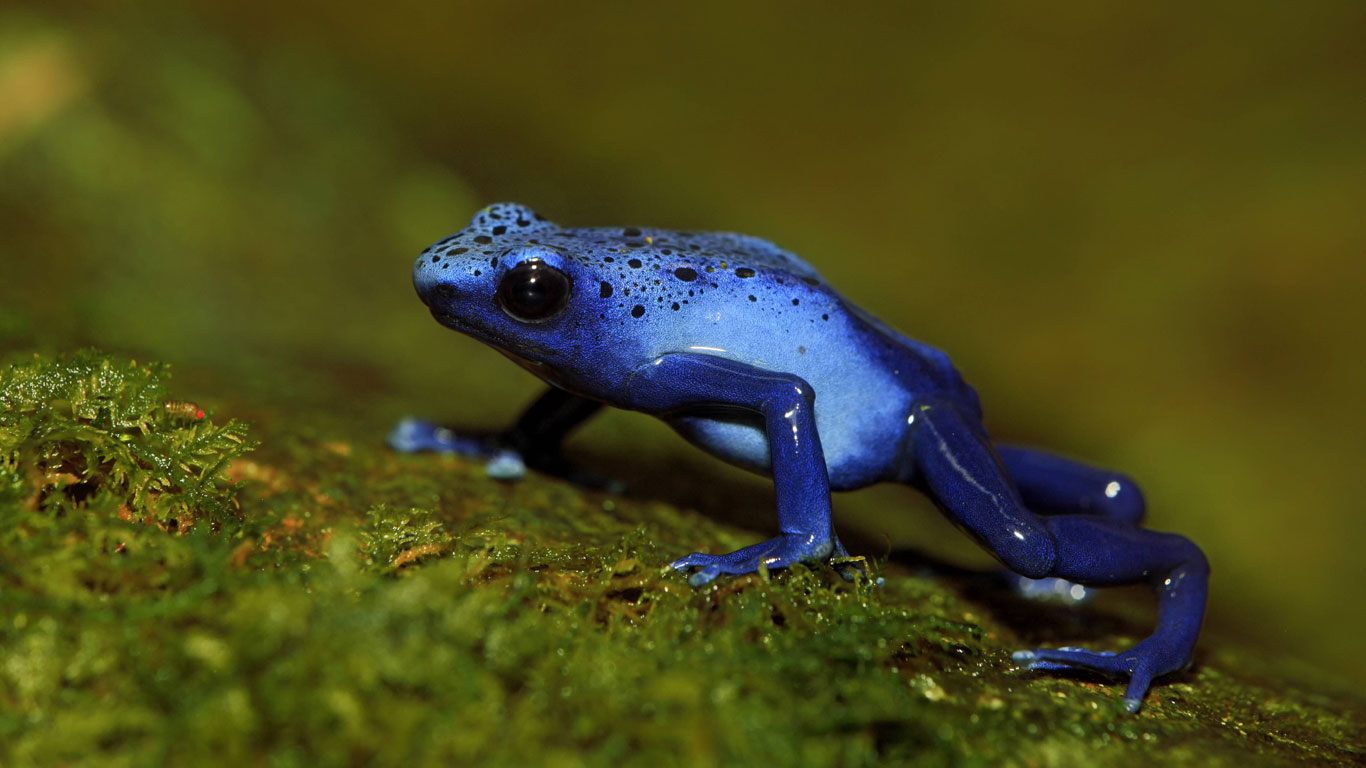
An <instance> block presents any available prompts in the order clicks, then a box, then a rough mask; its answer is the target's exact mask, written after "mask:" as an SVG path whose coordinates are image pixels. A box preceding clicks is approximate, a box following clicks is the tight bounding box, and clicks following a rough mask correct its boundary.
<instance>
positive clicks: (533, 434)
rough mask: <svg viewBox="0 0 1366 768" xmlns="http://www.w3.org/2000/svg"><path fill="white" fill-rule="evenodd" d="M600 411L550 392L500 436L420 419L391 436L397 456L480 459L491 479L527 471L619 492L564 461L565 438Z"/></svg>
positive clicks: (584, 401) (614, 485)
mask: <svg viewBox="0 0 1366 768" xmlns="http://www.w3.org/2000/svg"><path fill="white" fill-rule="evenodd" d="M601 408H602V403H600V402H598V401H596V400H589V399H587V398H584V397H579V396H578V395H575V394H571V393H569V392H566V391H564V390H562V389H558V388H555V387H551V388H550V389H549V390H547V391H546V392H545V393H544V394H542V395H541V396H540V397H539V398H537V399H536V401H535V402H533V403H532V404H531V405H530V407H528V408H527V409H526V411H524V412H523V413H522V415H521V416H520V417H518V419H517V421H516V423H514V424H513V425H512V427H511V428H510V429H508V430H506V431H503V432H492V433H484V434H477V433H469V432H457V431H455V430H452V429H449V428H447V427H442V426H438V425H435V424H431V423H429V422H425V421H420V420H418V419H404V420H403V421H401V422H399V424H398V426H397V427H395V428H394V431H393V432H391V433H390V434H389V445H390V446H392V447H393V448H394V449H395V450H397V451H402V452H404V453H415V452H419V451H435V452H438V453H455V454H459V455H461V456H467V457H470V458H477V459H484V460H485V461H487V462H488V465H487V468H488V472H489V474H490V475H491V476H493V477H497V478H499V479H502V480H515V479H518V478H520V477H521V476H522V475H524V474H526V470H527V468H528V467H529V468H531V469H534V470H536V471H538V472H544V473H545V474H548V475H553V476H555V477H560V478H564V479H566V480H569V481H570V482H573V483H577V484H579V485H583V486H587V487H590V488H598V489H603V490H609V491H614V492H616V491H620V490H621V485H620V483H618V482H616V481H614V480H610V479H607V478H602V477H599V476H598V475H596V474H594V473H592V472H589V471H587V470H585V469H583V468H581V467H579V466H577V465H575V464H572V463H570V462H569V461H567V460H565V458H564V455H563V453H562V452H561V448H562V447H563V444H564V439H565V437H566V436H567V435H568V434H569V433H570V432H572V431H573V430H574V428H575V427H577V426H579V425H580V424H582V423H583V422H584V421H585V420H587V419H588V418H589V417H591V416H593V415H594V414H595V413H597V412H598V411H599V410H600V409H601Z"/></svg>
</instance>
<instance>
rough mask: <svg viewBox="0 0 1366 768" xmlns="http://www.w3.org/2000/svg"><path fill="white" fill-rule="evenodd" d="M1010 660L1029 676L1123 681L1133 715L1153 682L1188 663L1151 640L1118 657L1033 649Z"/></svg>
mask: <svg viewBox="0 0 1366 768" xmlns="http://www.w3.org/2000/svg"><path fill="white" fill-rule="evenodd" d="M1011 658H1012V659H1014V660H1015V662H1016V663H1019V664H1024V665H1025V669H1027V670H1029V671H1031V672H1075V671H1077V670H1084V671H1088V672H1095V673H1098V674H1101V675H1105V676H1107V677H1114V678H1126V677H1127V678H1128V679H1129V686H1128V688H1127V689H1125V691H1124V708H1125V709H1126V710H1128V711H1129V712H1137V711H1138V710H1139V709H1140V708H1141V707H1142V705H1143V697H1144V696H1145V695H1147V693H1148V688H1149V687H1150V686H1151V685H1152V682H1153V679H1154V678H1157V677H1161V676H1162V675H1166V674H1169V673H1172V672H1178V671H1181V670H1183V669H1186V668H1188V667H1189V666H1190V660H1189V659H1177V658H1175V657H1173V655H1172V653H1171V649H1170V648H1163V647H1161V645H1160V644H1159V643H1156V642H1154V640H1153V638H1149V639H1147V640H1144V641H1143V642H1141V643H1139V644H1138V645H1136V646H1134V647H1133V648H1131V649H1129V650H1127V651H1122V652H1119V653H1116V652H1112V651H1088V650H1086V649H1084V648H1035V649H1033V650H1028V651H1016V652H1015V653H1014V654H1013V655H1012V656H1011Z"/></svg>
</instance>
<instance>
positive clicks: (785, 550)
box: [670, 534, 847, 587]
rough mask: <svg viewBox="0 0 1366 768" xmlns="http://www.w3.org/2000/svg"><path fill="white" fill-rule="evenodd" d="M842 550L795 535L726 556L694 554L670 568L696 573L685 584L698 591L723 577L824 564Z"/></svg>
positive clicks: (810, 537)
mask: <svg viewBox="0 0 1366 768" xmlns="http://www.w3.org/2000/svg"><path fill="white" fill-rule="evenodd" d="M843 550H844V548H843V547H840V546H838V543H837V542H835V541H831V540H828V539H827V540H824V541H821V540H819V539H817V538H816V537H814V536H803V535H795V534H794V535H786V536H779V537H777V538H774V539H769V540H768V541H765V542H761V543H759V544H754V545H751V546H748V547H745V548H744V549H737V550H735V551H734V552H731V553H730V554H727V555H709V554H707V553H705V552H694V553H692V554H691V555H688V556H687V557H683V558H679V559H678V560H675V561H674V562H672V563H670V566H671V567H672V568H675V569H677V570H680V571H683V570H687V569H689V568H696V569H697V570H696V571H693V573H692V575H691V576H689V577H688V583H689V584H691V585H693V586H694V587H700V586H703V585H705V584H707V583H709V582H711V581H712V580H713V579H715V578H716V577H717V576H720V575H721V574H723V573H729V574H741V573H754V572H755V571H758V570H759V569H760V568H761V567H763V568H767V569H768V570H770V571H771V570H776V569H778V568H786V567H787V566H789V565H792V564H793V563H799V562H802V561H805V560H821V561H823V560H826V559H827V558H829V557H830V556H831V555H832V554H841V553H843ZM845 556H846V557H847V555H845Z"/></svg>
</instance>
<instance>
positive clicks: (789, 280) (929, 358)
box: [539, 228, 947, 487]
mask: <svg viewBox="0 0 1366 768" xmlns="http://www.w3.org/2000/svg"><path fill="white" fill-rule="evenodd" d="M539 242H540V243H543V244H546V245H549V246H551V247H556V248H561V247H562V248H563V249H564V251H563V252H564V253H565V255H566V256H567V257H569V258H572V259H574V260H576V261H579V262H580V264H582V265H584V266H586V267H589V268H591V269H592V270H594V272H595V274H596V275H597V276H598V277H599V278H600V281H601V285H600V287H599V293H600V295H601V296H604V297H608V298H610V299H611V300H612V301H613V302H614V303H613V304H612V306H611V307H610V309H611V310H612V311H609V312H604V313H602V315H601V320H603V321H604V322H606V323H608V324H609V325H610V324H615V325H617V326H618V329H617V330H618V331H625V332H627V333H629V335H630V336H631V337H632V339H633V341H632V346H633V347H634V348H635V349H633V350H632V352H631V354H634V355H638V356H639V358H640V359H641V360H642V361H646V360H649V359H654V358H657V357H659V356H662V355H666V354H671V353H692V354H709V355H715V356H719V357H725V358H728V359H732V360H736V361H738V362H743V363H745V364H747V365H753V366H755V367H759V368H764V369H768V370H774V371H782V372H785V373H791V374H794V375H796V376H800V377H801V378H802V379H804V380H806V381H807V382H808V383H809V384H810V385H811V386H812V388H813V389H814V390H815V392H816V398H817V402H816V413H817V421H818V429H819V433H820V436H821V443H822V447H823V449H824V451H825V455H826V459H827V464H828V465H829V468H830V474H831V481H832V483H833V484H834V485H835V487H857V486H860V485H865V484H867V483H869V482H874V481H876V480H880V479H886V478H887V477H889V476H891V475H893V474H895V473H896V472H897V471H898V469H899V467H898V462H899V456H898V451H899V445H900V443H901V441H902V437H903V433H904V425H905V419H906V414H907V413H909V409H910V401H911V399H912V398H913V397H914V396H915V395H916V393H917V391H923V390H924V389H926V388H928V387H932V386H935V384H934V382H935V381H936V380H937V379H938V378H940V372H941V368H943V367H944V366H947V359H946V358H943V356H942V354H941V353H939V352H938V351H936V350H933V349H931V348H928V347H924V346H923V345H920V344H918V343H916V342H914V341H912V340H910V339H908V338H906V337H905V336H902V335H901V334H899V333H897V332H895V331H893V330H892V329H890V328H888V327H887V326H886V325H884V324H882V323H881V322H879V321H877V320H875V319H873V318H871V317H870V316H869V315H867V314H866V313H864V312H863V311H862V310H860V309H858V308H857V307H855V306H853V305H852V304H850V303H849V302H848V301H846V300H845V299H844V298H843V297H842V296H840V295H839V294H838V293H837V292H836V291H835V290H834V289H832V288H831V287H830V286H829V285H827V284H826V283H825V281H824V280H823V279H822V278H821V276H820V274H819V273H818V272H817V271H816V270H815V269H814V268H813V267H811V266H810V265H809V264H807V263H806V262H805V261H803V260H802V259H800V258H799V257H797V256H796V255H795V254H793V253H791V252H789V251H786V250H783V249H782V248H779V247H778V246H776V245H774V244H772V243H770V242H768V241H766V240H763V239H761V238H758V237H753V236H750V235H742V234H734V233H723V232H722V233H718V232H700V233H694V232H677V231H670V230H659V229H640V228H624V229H615V228H614V229H566V230H559V231H557V232H549V233H544V234H543V236H542V237H541V238H540V240H539ZM670 423H671V424H672V425H673V426H674V427H675V428H677V429H678V430H679V431H680V432H681V433H683V435H684V436H685V437H687V438H688V439H690V440H692V441H693V442H695V443H697V444H698V445H700V446H701V447H703V448H704V449H706V450H708V451H710V452H711V453H714V454H716V455H718V456H720V457H722V458H725V459H727V460H730V461H732V462H734V463H737V464H740V465H742V466H749V467H752V468H756V469H762V468H763V467H764V466H766V465H767V462H768V453H767V451H768V446H767V440H766V437H765V435H764V433H763V430H762V429H761V428H760V425H759V424H758V423H757V422H756V421H755V420H754V419H753V418H749V417H746V416H744V415H737V416H735V417H734V418H730V417H724V416H718V415H716V414H709V415H705V416H697V415H681V416H678V417H675V418H672V419H670Z"/></svg>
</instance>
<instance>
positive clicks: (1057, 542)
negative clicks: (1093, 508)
mask: <svg viewBox="0 0 1366 768" xmlns="http://www.w3.org/2000/svg"><path fill="white" fill-rule="evenodd" d="M912 429H913V436H912V440H913V456H914V462H915V467H916V477H915V479H916V483H917V485H919V486H920V487H922V488H924V489H925V490H926V492H928V493H929V494H930V496H931V497H932V498H933V499H934V500H935V502H936V504H938V505H939V507H940V509H942V510H943V511H944V513H945V514H947V515H948V516H949V517H950V518H951V519H952V520H954V521H955V522H956V523H958V524H959V525H960V526H962V527H963V528H965V529H966V530H968V531H969V532H970V533H972V534H973V535H974V536H976V537H977V539H978V540H979V541H981V542H982V543H983V544H984V545H986V546H987V548H988V549H990V550H991V551H992V552H993V553H994V554H995V555H996V556H997V557H998V558H999V559H1000V560H1001V562H1003V563H1005V564H1006V566H1008V567H1009V568H1011V569H1012V570H1015V571H1016V572H1018V573H1021V574H1023V575H1025V576H1029V577H1031V578H1039V577H1043V576H1055V577H1058V578H1062V579H1067V580H1069V581H1075V582H1079V583H1081V584H1086V585H1089V586H1097V587H1104V586H1115V585H1120V584H1137V583H1147V584H1149V585H1150V586H1151V587H1152V588H1153V591H1154V592H1155V593H1156V594H1157V598H1158V613H1157V628H1156V630H1155V631H1154V633H1153V634H1152V636H1150V637H1148V638H1147V639H1145V640H1143V641H1142V642H1140V643H1138V644H1137V645H1135V646H1134V647H1133V648H1130V649H1128V650H1126V651H1122V652H1118V653H1098V652H1094V651H1086V650H1081V649H1057V650H1053V649H1035V650H1030V651H1021V652H1020V653H1018V654H1016V656H1015V659H1016V660H1017V661H1020V662H1024V663H1027V664H1028V665H1029V666H1030V668H1031V669H1038V670H1043V671H1056V670H1060V669H1066V668H1080V669H1089V670H1093V671H1096V672H1101V673H1104V674H1110V675H1116V676H1120V677H1127V678H1128V679H1129V686H1128V689H1127V690H1126V692H1125V696H1124V703H1125V706H1126V707H1127V708H1128V709H1129V710H1130V711H1137V709H1138V707H1139V705H1140V703H1141V702H1142V699H1143V696H1144V694H1145V693H1146V692H1147V690H1148V686H1149V685H1150V684H1151V683H1152V681H1153V679H1154V678H1156V677H1159V676H1161V675H1164V674H1167V673H1169V672H1175V671H1177V670H1180V669H1182V668H1183V667H1185V666H1186V665H1188V664H1189V663H1190V659H1191V652H1192V650H1193V649H1194V647H1195V640H1196V637H1197V635H1199V632H1200V624H1201V622H1202V621H1203V619H1204V613H1205V598H1206V591H1207V587H1208V581H1209V566H1208V564H1207V563H1206V561H1205V557H1204V555H1203V554H1202V553H1201V552H1200V550H1199V549H1198V548H1197V547H1196V546H1195V545H1194V544H1192V543H1191V542H1190V541H1188V540H1187V539H1185V538H1183V537H1181V536H1177V535H1175V534H1169V533H1157V532H1154V531H1146V530H1143V529H1142V528H1138V527H1137V526H1134V525H1131V524H1129V523H1127V522H1120V521H1117V520H1114V519H1107V518H1104V517H1099V516H1095V515H1063V516H1057V517H1044V518H1040V517H1036V516H1034V515H1033V514H1032V513H1030V512H1029V511H1028V510H1027V509H1026V508H1025V506H1024V503H1023V500H1022V499H1021V497H1020V494H1019V493H1018V492H1017V491H1016V490H1015V488H1014V487H1013V484H1012V483H1011V481H1010V478H1009V476H1008V475H1007V474H1006V468H1005V467H1004V466H1003V465H1002V463H1001V462H1000V461H999V460H998V459H997V458H996V456H995V453H994V452H993V450H992V448H991V446H990V444H989V443H988V442H987V441H986V438H985V435H984V434H983V433H982V431H981V430H980V428H978V427H976V426H975V424H974V423H973V422H971V421H969V420H966V419H964V418H962V417H961V416H960V415H959V414H958V412H957V411H956V410H955V409H954V408H953V406H952V405H950V404H939V403H927V404H921V405H919V406H917V408H916V411H915V413H914V419H913V420H912Z"/></svg>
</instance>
